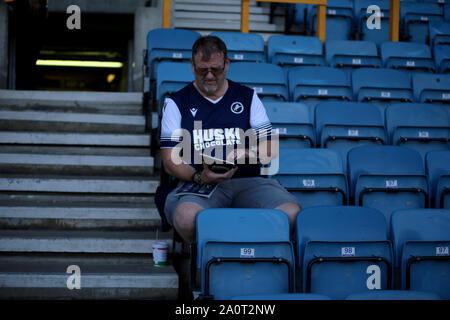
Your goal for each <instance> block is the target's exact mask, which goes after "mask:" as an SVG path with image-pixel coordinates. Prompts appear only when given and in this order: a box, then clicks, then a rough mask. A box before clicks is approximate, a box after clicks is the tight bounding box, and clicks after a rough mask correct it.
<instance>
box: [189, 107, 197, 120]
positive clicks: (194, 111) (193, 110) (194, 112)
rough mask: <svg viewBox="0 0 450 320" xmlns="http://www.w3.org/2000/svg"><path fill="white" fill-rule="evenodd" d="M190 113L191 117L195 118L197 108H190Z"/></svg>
mask: <svg viewBox="0 0 450 320" xmlns="http://www.w3.org/2000/svg"><path fill="white" fill-rule="evenodd" d="M189 110H190V111H191V113H192V116H193V117H194V118H195V115H196V114H197V111H198V109H197V108H191V109H189Z"/></svg>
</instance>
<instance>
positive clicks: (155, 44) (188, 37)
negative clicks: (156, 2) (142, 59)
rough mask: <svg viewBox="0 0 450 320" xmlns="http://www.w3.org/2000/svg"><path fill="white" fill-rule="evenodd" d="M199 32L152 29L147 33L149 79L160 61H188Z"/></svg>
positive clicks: (153, 75) (154, 74)
mask: <svg viewBox="0 0 450 320" xmlns="http://www.w3.org/2000/svg"><path fill="white" fill-rule="evenodd" d="M200 36H201V35H200V33H198V32H197V31H193V30H185V29H163V28H158V29H153V30H150V32H149V33H148V34H147V59H146V62H147V66H148V68H150V70H149V74H150V77H151V79H155V78H156V70H157V69H158V64H159V63H160V62H161V61H189V60H190V59H191V57H192V45H193V44H194V42H195V40H197V39H198V38H199V37H200Z"/></svg>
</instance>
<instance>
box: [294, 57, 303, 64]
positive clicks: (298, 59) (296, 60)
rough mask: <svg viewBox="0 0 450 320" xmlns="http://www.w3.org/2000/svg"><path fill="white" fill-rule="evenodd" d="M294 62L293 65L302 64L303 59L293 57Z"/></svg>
mask: <svg viewBox="0 0 450 320" xmlns="http://www.w3.org/2000/svg"><path fill="white" fill-rule="evenodd" d="M294 62H295V63H303V58H301V57H295V58H294Z"/></svg>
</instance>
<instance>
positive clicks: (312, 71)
mask: <svg viewBox="0 0 450 320" xmlns="http://www.w3.org/2000/svg"><path fill="white" fill-rule="evenodd" d="M288 82H289V92H290V96H291V101H293V102H302V103H304V104H306V105H308V106H310V107H311V108H312V109H314V107H315V105H316V104H317V103H319V102H322V101H324V100H327V101H345V100H347V101H350V100H352V91H351V81H350V77H349V76H348V74H347V73H345V72H344V71H342V70H339V69H337V68H331V67H323V66H319V67H293V68H292V69H291V70H289V73H288Z"/></svg>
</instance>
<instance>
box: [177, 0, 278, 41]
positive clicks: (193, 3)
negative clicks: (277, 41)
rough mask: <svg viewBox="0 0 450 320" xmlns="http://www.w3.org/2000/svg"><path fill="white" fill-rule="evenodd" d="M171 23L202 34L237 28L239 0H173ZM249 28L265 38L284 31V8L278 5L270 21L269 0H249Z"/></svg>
mask: <svg viewBox="0 0 450 320" xmlns="http://www.w3.org/2000/svg"><path fill="white" fill-rule="evenodd" d="M173 1H174V4H173V6H174V12H173V26H174V27H175V28H185V29H193V30H196V31H198V32H200V33H201V34H208V33H210V32H211V31H237V32H239V31H240V21H241V1H240V0H173ZM249 19H250V26H249V28H250V32H252V33H259V34H261V35H262V36H263V38H264V40H265V41H267V38H268V37H269V36H270V35H272V34H280V33H283V32H284V10H282V9H281V8H277V9H276V10H275V16H274V20H273V21H272V23H270V4H268V3H259V4H258V3H257V2H250V17H249Z"/></svg>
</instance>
